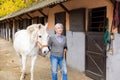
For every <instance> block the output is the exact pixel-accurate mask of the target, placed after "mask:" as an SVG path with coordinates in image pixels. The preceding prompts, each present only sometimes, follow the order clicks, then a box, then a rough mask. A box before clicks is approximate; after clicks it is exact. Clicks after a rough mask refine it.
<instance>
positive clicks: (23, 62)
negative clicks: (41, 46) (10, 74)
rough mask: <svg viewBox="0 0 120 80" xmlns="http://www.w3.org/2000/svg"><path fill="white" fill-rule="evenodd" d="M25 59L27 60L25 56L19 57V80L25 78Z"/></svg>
mask: <svg viewBox="0 0 120 80" xmlns="http://www.w3.org/2000/svg"><path fill="white" fill-rule="evenodd" d="M26 59H27V56H25V55H22V56H21V62H22V70H21V72H22V73H21V77H20V80H23V79H24V78H25V68H26Z"/></svg>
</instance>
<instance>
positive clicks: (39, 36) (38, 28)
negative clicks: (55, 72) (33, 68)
mask: <svg viewBox="0 0 120 80" xmlns="http://www.w3.org/2000/svg"><path fill="white" fill-rule="evenodd" d="M33 26H34V27H31V28H29V30H30V29H31V30H30V31H33V32H32V36H33V37H32V39H34V41H36V42H37V45H39V47H40V48H41V51H42V55H47V53H48V52H49V49H48V40H49V35H48V33H47V26H48V24H46V25H45V26H44V25H42V24H33Z"/></svg>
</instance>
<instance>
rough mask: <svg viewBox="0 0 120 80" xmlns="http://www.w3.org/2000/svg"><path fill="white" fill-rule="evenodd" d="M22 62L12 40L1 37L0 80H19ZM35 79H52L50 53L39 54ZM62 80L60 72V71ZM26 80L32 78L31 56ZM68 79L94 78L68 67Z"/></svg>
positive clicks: (88, 79)
mask: <svg viewBox="0 0 120 80" xmlns="http://www.w3.org/2000/svg"><path fill="white" fill-rule="evenodd" d="M20 69H21V64H20V60H19V57H18V56H17V54H16V53H15V51H14V48H13V45H12V43H11V42H8V41H6V40H4V39H2V38H0V80H19V78H20ZM34 76H35V80H51V73H50V62H49V55H48V56H47V57H45V58H44V57H41V56H38V58H37V60H36V63H35V71H34ZM58 76H59V80H60V72H59V73H58ZM24 80H30V58H28V60H27V71H26V77H25V79H24ZM68 80H92V79H90V78H89V77H86V76H85V74H83V73H80V72H78V71H76V70H73V69H71V68H68Z"/></svg>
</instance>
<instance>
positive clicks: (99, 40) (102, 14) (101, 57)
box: [85, 7, 106, 80]
mask: <svg viewBox="0 0 120 80" xmlns="http://www.w3.org/2000/svg"><path fill="white" fill-rule="evenodd" d="M105 20H106V7H102V8H96V9H91V10H89V25H88V31H87V32H86V64H85V73H86V75H87V76H89V77H91V78H92V79H94V80H106V47H105V44H104V31H105Z"/></svg>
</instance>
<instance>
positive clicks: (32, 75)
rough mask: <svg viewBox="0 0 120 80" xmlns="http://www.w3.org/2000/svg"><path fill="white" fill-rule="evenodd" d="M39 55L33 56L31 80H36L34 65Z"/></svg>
mask: <svg viewBox="0 0 120 80" xmlns="http://www.w3.org/2000/svg"><path fill="white" fill-rule="evenodd" d="M36 58H37V55H34V56H32V57H31V59H32V60H31V80H34V65H35V61H36Z"/></svg>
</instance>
